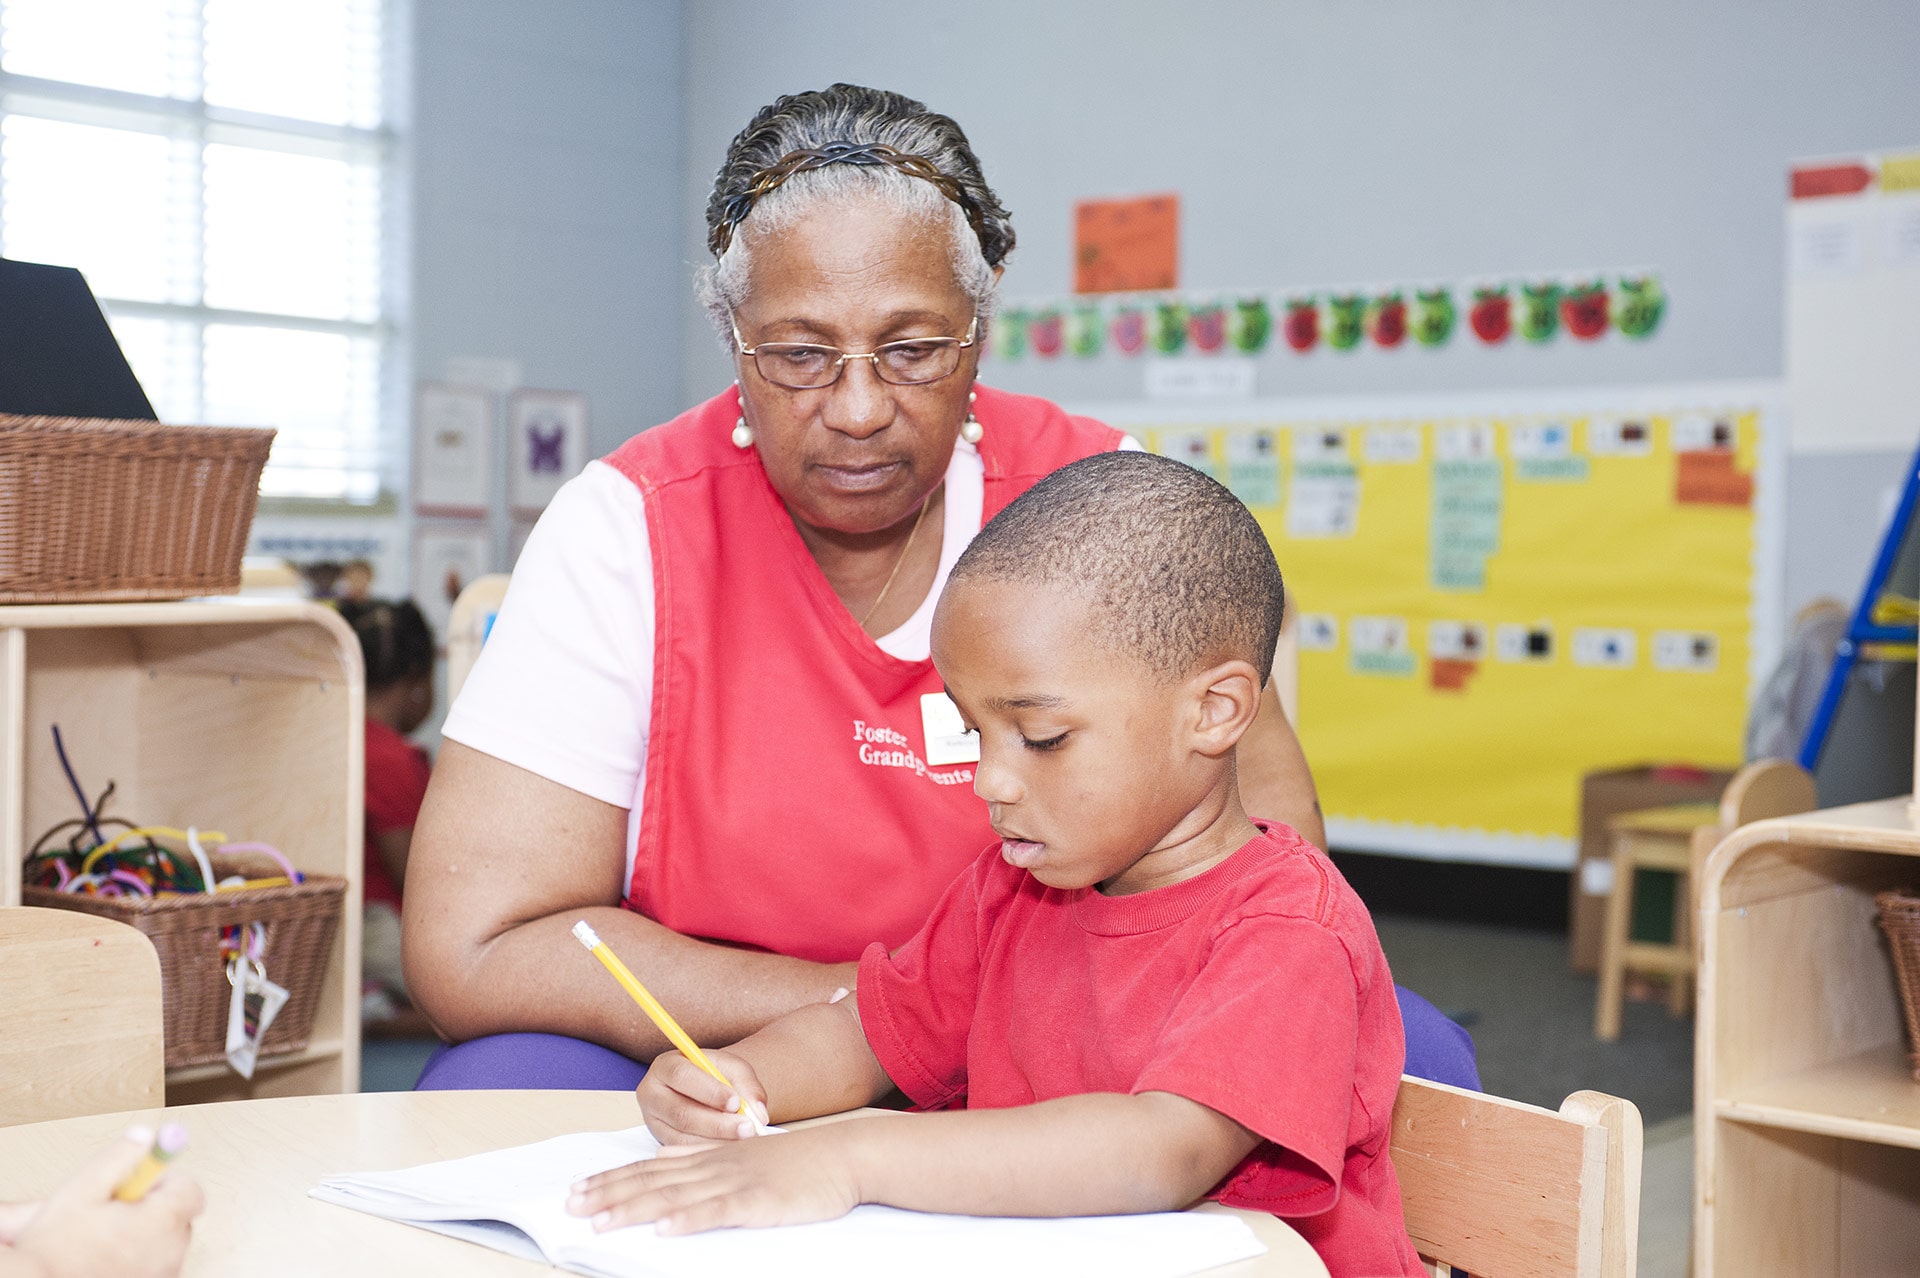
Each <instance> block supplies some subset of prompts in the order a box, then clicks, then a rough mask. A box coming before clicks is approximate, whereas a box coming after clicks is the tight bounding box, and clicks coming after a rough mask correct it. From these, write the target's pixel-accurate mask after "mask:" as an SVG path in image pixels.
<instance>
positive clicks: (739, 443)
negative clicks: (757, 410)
mask: <svg viewBox="0 0 1920 1278" xmlns="http://www.w3.org/2000/svg"><path fill="white" fill-rule="evenodd" d="M733 446H734V447H735V448H752V447H753V427H751V426H749V425H747V419H746V418H744V417H742V418H740V419H739V420H738V421H736V422H734V424H733Z"/></svg>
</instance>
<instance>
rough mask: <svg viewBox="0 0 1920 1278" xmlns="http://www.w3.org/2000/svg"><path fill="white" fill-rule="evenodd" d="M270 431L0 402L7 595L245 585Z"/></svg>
mask: <svg viewBox="0 0 1920 1278" xmlns="http://www.w3.org/2000/svg"><path fill="white" fill-rule="evenodd" d="M273 434H274V433H273V432H272V431H270V430H235V429H228V428H226V427H212V426H162V425H160V424H158V423H157V422H127V421H106V420H95V419H86V418H77V417H14V416H9V415H7V414H0V603H66V602H79V601H84V600H108V599H184V598H186V597H187V596H189V595H211V594H232V593H233V592H235V591H237V590H239V589H240V556H241V554H242V553H243V552H244V551H245V549H246V545H247V533H248V531H249V530H250V529H251V528H252V526H253V512H254V507H255V506H256V505H257V504H258V502H259V500H260V470H261V468H262V467H263V466H265V465H266V462H267V451H268V450H269V449H270V448H272V447H273Z"/></svg>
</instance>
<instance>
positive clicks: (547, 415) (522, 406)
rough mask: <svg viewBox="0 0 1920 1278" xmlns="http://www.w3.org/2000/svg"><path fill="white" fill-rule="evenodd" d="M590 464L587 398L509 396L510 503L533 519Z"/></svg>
mask: <svg viewBox="0 0 1920 1278" xmlns="http://www.w3.org/2000/svg"><path fill="white" fill-rule="evenodd" d="M586 464H587V397H586V396H585V395H581V394H579V393H577V392H574V391H552V390H517V391H515V392H513V394H512V395H510V396H508V397H507V505H508V506H509V507H511V508H512V509H513V512H514V514H516V515H518V516H521V517H523V518H524V517H527V516H532V515H537V514H539V513H540V512H541V511H543V510H545V509H546V508H547V503H548V502H550V501H552V500H553V497H554V494H555V493H557V492H559V491H560V485H562V484H564V483H566V482H567V481H568V480H569V479H572V478H573V477H574V476H575V475H577V474H579V473H580V468H581V467H582V466H585V465H586Z"/></svg>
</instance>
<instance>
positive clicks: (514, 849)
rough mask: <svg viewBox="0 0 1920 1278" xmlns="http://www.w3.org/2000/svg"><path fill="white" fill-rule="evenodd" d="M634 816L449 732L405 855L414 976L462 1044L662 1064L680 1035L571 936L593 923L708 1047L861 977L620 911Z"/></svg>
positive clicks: (423, 1003)
mask: <svg viewBox="0 0 1920 1278" xmlns="http://www.w3.org/2000/svg"><path fill="white" fill-rule="evenodd" d="M626 835H627V812H626V809H624V808H619V807H615V806H613V805H612V804H609V803H602V802H601V801H599V800H598V799H593V798H589V797H587V796H586V795H583V794H581V793H579V792H578V791H575V790H570V789H568V788H567V787H566V786H563V785H560V784H559V783H557V782H553V781H549V780H547V779H545V778H544V777H541V776H538V775H536V774H534V773H531V772H528V771H526V770H525V769H523V768H517V767H515V766H513V765H512V764H510V763H505V762H502V761H501V760H499V759H496V758H494V757H492V756H491V755H487V754H483V753H481V752H480V751H478V750H474V749H470V748H468V747H466V746H462V745H461V744H459V743H458V742H456V741H452V740H449V741H447V742H446V743H445V744H444V746H443V747H442V749H441V752H440V758H439V761H438V763H437V765H436V766H435V768H434V771H433V781H432V783H431V784H430V785H429V786H428V788H427V799H426V803H425V804H424V805H423V806H422V808H421V810H420V820H419V822H418V823H417V824H416V825H415V826H414V831H413V839H412V847H411V849H410V855H409V865H408V867H407V884H406V904H405V926H404V927H403V928H402V938H403V942H404V948H405V958H406V969H407V987H408V990H409V992H410V993H411V994H412V996H413V998H414V1000H415V1002H416V1003H417V1004H418V1006H419V1007H420V1009H421V1010H422V1011H423V1012H425V1013H426V1015H427V1017H428V1019H429V1020H431V1021H432V1022H433V1025H434V1027H435V1028H436V1029H438V1030H439V1031H440V1032H441V1033H442V1034H443V1035H445V1036H446V1037H448V1038H450V1039H453V1040H454V1041H456V1042H458V1041H461V1040H464V1039H469V1038H476V1037H479V1036H480V1035H483V1034H497V1033H507V1032H512V1031H544V1032H547V1033H553V1034H567V1035H571V1036H573V1037H575V1038H584V1039H590V1040H592V1041H594V1042H597V1043H602V1044H605V1045H606V1046H608V1047H611V1048H613V1049H615V1050H616V1051H620V1052H624V1053H626V1054H627V1055H630V1056H634V1057H636V1058H639V1059H642V1060H650V1059H652V1057H653V1056H654V1055H655V1054H656V1053H658V1052H660V1051H661V1050H663V1049H664V1048H665V1047H666V1046H667V1044H666V1041H665V1039H664V1038H663V1037H662V1036H661V1035H660V1033H659V1032H658V1031H657V1030H655V1029H654V1027H653V1025H652V1023H651V1022H649V1021H648V1020H647V1018H646V1017H645V1016H643V1015H641V1013H640V1010H639V1009H638V1008H637V1007H635V1006H634V1005H633V1002H632V1000H631V999H629V998H628V997H627V996H626V994H625V993H623V992H622V991H621V989H620V987H619V986H618V985H616V984H615V983H614V982H613V981H612V980H611V979H609V978H608V977H607V975H606V973H605V972H604V971H602V970H601V969H600V965H599V964H598V963H595V962H594V961H593V959H592V958H591V957H590V956H589V955H588V954H587V953H586V951H584V950H582V949H581V948H580V943H579V942H578V941H576V940H574V938H573V935H572V928H573V925H574V923H575V922H577V921H579V920H580V919H583V918H584V919H586V920H587V921H588V922H590V923H592V924H593V927H594V929H595V930H596V931H598V932H599V933H600V935H601V936H602V937H604V938H605V939H606V941H607V944H609V945H611V946H612V947H613V948H614V950H616V951H617V952H618V953H619V954H620V956H621V957H622V958H623V959H625V960H626V962H627V964H628V966H630V967H632V968H633V969H634V971H635V972H636V973H637V974H638V975H639V977H640V979H641V980H642V981H644V982H645V983H646V985H647V988H648V989H650V990H652V991H653V993H654V994H655V995H656V996H657V997H658V998H659V999H660V1001H661V1002H662V1003H663V1004H665V1005H666V1006H667V1007H668V1008H669V1009H671V1010H672V1012H673V1014H674V1017H675V1018H676V1019H677V1020H679V1022H680V1023H681V1024H682V1025H683V1026H685V1027H686V1030H687V1032H688V1033H689V1034H691V1035H692V1036H693V1037H694V1038H695V1039H697V1040H698V1041H700V1042H701V1043H703V1044H704V1043H728V1042H733V1041H734V1040H736V1039H740V1038H743V1037H745V1036H746V1035H748V1034H751V1033H753V1032H754V1031H755V1030H757V1029H759V1028H760V1027H761V1026H763V1025H765V1024H766V1023H767V1022H769V1021H771V1020H773V1019H774V1018H775V1017H777V1016H780V1015H781V1014H783V1013H785V1012H789V1011H792V1010H793V1009H794V1008H797V1007H801V1006H803V1005H805V1004H808V1003H817V1002H824V1001H825V1000H826V999H828V998H830V997H831V996H832V994H833V992H834V990H835V989H837V988H840V987H850V986H851V985H852V984H853V974H854V971H855V969H856V965H855V964H852V963H847V964H842V965H838V966H835V965H828V964H819V963H809V962H806V961H804V960H801V959H792V958H786V957H783V956H781V955H777V954H764V953H760V952H757V951H751V950H739V949H733V948H730V947H727V946H722V945H714V944H710V943H708V942H704V941H696V940H693V939H690V938H688V937H684V936H681V935H679V934H678V933H676V932H673V931H671V930H670V929H668V928H665V927H663V926H661V925H660V924H658V923H655V922H653V921H652V920H651V919H647V918H644V917H642V916H641V915H639V914H635V913H634V912H632V911H630V910H624V909H621V908H619V901H620V899H621V897H622V895H623V894H624V889H625V886H626V885H625V884H624V883H623V882H622V881H621V880H622V877H623V875H624V873H625V869H626V846H625V845H626Z"/></svg>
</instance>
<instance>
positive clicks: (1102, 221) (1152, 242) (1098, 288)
mask: <svg viewBox="0 0 1920 1278" xmlns="http://www.w3.org/2000/svg"><path fill="white" fill-rule="evenodd" d="M1073 266H1074V269H1073V291H1074V292H1076V293H1131V292H1142V291H1147V290H1153V289H1166V288H1178V287H1179V286H1180V197H1179V196H1177V195H1172V194H1167V195H1142V196H1139V197H1137V198H1135V199H1130V200H1082V201H1081V202H1080V203H1078V204H1076V205H1074V208H1073Z"/></svg>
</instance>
